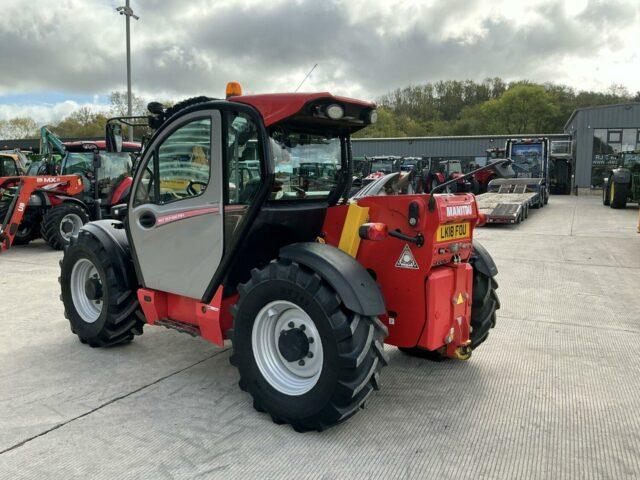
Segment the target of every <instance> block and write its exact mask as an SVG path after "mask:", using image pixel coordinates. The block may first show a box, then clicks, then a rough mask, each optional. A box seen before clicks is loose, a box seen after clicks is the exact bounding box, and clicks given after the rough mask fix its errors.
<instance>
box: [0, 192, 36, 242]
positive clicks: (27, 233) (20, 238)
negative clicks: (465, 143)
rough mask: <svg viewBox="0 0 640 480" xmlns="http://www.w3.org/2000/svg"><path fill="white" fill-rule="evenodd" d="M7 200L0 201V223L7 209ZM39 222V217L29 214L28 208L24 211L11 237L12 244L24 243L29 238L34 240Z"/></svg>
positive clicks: (28, 240) (29, 240)
mask: <svg viewBox="0 0 640 480" xmlns="http://www.w3.org/2000/svg"><path fill="white" fill-rule="evenodd" d="M9 205H10V203H9V202H2V203H1V204H0V224H2V222H3V221H4V219H5V217H6V216H7V212H8V211H9ZM39 223H40V217H39V215H38V214H31V213H30V211H29V210H27V212H26V213H25V215H24V217H23V219H22V222H20V226H19V227H18V230H17V231H16V234H15V236H14V237H13V244H14V245H26V244H28V243H29V242H31V240H35V239H36V238H38V237H39V236H40V229H39V227H38V224H39Z"/></svg>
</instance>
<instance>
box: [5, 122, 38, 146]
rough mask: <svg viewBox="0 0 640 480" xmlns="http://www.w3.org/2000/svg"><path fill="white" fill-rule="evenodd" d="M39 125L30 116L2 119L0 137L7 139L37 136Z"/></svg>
mask: <svg viewBox="0 0 640 480" xmlns="http://www.w3.org/2000/svg"><path fill="white" fill-rule="evenodd" d="M37 137H38V125H37V124H36V122H35V120H33V119H32V118H28V117H17V118H12V119H10V120H0V138H2V139H5V140H10V139H18V138H37Z"/></svg>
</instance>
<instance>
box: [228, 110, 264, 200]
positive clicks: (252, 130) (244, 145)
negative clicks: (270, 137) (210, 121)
mask: <svg viewBox="0 0 640 480" xmlns="http://www.w3.org/2000/svg"><path fill="white" fill-rule="evenodd" d="M226 175H227V199H228V203H229V204H230V205H246V204H248V203H250V201H251V199H252V198H253V196H254V195H255V193H257V191H258V188H259V187H260V181H261V173H260V156H259V146H258V128H257V127H256V124H255V123H254V122H253V120H251V118H250V117H249V116H248V115H245V114H244V113H230V114H229V115H228V117H227V156H226Z"/></svg>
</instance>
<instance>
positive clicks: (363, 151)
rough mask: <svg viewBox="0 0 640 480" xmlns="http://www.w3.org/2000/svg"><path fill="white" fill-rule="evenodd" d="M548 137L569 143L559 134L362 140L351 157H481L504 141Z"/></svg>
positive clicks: (359, 140) (501, 145)
mask: <svg viewBox="0 0 640 480" xmlns="http://www.w3.org/2000/svg"><path fill="white" fill-rule="evenodd" d="M542 136H545V137H549V138H550V139H552V140H569V139H570V137H569V136H568V135H563V134H551V135H544V134H531V135H493V136H470V137H407V138H375V139H374V138H371V139H369V138H366V139H364V138H363V139H354V140H353V155H354V156H356V157H359V156H363V155H367V156H371V155H401V156H415V157H420V156H430V157H456V156H463V157H484V156H485V152H486V150H487V149H488V148H493V147H501V148H504V145H505V143H506V141H507V139H508V138H531V137H542Z"/></svg>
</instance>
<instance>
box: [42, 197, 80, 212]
mask: <svg viewBox="0 0 640 480" xmlns="http://www.w3.org/2000/svg"><path fill="white" fill-rule="evenodd" d="M54 197H55V198H57V199H58V200H60V201H62V203H74V204H76V205H78V206H79V207H82V208H84V210H85V211H86V212H89V208H88V207H87V204H86V203H84V202H83V201H82V200H79V199H77V198H75V197H69V196H67V195H54ZM47 201H48V202H49V203H48V205H49V204H50V203H51V201H50V200H47Z"/></svg>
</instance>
